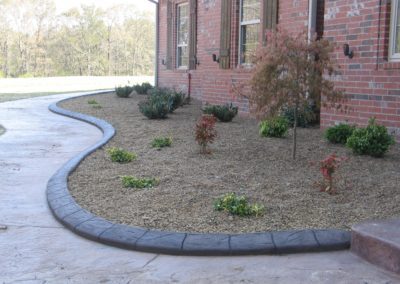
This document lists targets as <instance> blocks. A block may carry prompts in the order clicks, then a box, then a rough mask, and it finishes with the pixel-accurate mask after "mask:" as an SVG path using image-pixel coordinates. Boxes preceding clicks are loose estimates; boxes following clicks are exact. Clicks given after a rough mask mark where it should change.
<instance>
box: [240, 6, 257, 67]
mask: <svg viewBox="0 0 400 284" xmlns="http://www.w3.org/2000/svg"><path fill="white" fill-rule="evenodd" d="M260 8H261V1H260V0H240V36H239V63H240V64H250V63H251V55H252V53H253V52H254V51H255V49H256V48H257V44H258V37H259V33H260V22H261V21H260Z"/></svg>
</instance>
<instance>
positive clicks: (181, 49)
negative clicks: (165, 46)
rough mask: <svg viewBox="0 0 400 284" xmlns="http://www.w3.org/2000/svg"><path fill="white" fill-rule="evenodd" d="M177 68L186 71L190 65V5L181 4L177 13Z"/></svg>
mask: <svg viewBox="0 0 400 284" xmlns="http://www.w3.org/2000/svg"><path fill="white" fill-rule="evenodd" d="M176 25H177V26H176V66H177V68H181V69H186V68H187V67H188V65H189V48H188V43H189V5H188V3H184V4H179V5H178V6H177V11H176Z"/></svg>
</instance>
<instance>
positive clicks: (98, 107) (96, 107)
mask: <svg viewBox="0 0 400 284" xmlns="http://www.w3.org/2000/svg"><path fill="white" fill-rule="evenodd" d="M92 108H95V109H101V108H103V107H102V106H101V105H92Z"/></svg>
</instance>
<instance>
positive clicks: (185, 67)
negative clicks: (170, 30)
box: [175, 2, 189, 70]
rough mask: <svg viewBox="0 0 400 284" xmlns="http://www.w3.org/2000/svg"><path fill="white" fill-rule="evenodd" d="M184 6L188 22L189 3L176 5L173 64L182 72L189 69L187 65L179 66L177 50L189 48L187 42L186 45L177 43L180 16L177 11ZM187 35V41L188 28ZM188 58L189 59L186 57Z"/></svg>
mask: <svg viewBox="0 0 400 284" xmlns="http://www.w3.org/2000/svg"><path fill="white" fill-rule="evenodd" d="M184 6H187V12H188V14H187V18H188V19H187V20H188V21H189V3H187V2H185V3H181V4H178V5H176V52H175V53H176V62H175V64H176V68H177V69H183V70H186V69H188V68H189V66H188V65H189V64H187V65H180V62H179V61H180V56H179V54H180V53H179V49H180V48H185V47H186V48H187V49H188V48H189V42H187V43H183V44H180V43H179V27H180V14H179V9H180V8H181V7H184ZM187 33H188V36H187V37H188V40H189V27H188V30H187ZM187 52H189V50H187ZM188 58H189V57H188Z"/></svg>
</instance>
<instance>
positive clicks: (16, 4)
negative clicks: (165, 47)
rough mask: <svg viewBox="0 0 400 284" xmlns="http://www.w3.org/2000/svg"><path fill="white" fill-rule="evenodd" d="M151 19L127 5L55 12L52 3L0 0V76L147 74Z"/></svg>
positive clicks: (151, 65)
mask: <svg viewBox="0 0 400 284" xmlns="http://www.w3.org/2000/svg"><path fill="white" fill-rule="evenodd" d="M154 43H155V39H154V20H153V19H152V17H151V15H149V14H145V13H141V12H138V11H137V10H136V9H135V6H133V5H119V6H114V7H112V8H110V9H107V10H103V9H100V8H97V7H95V6H84V5H82V6H81V7H80V8H73V9H71V10H69V11H67V12H64V13H62V14H57V12H56V5H55V3H54V2H53V1H52V0H0V67H1V70H0V76H1V77H31V76H35V77H43V76H44V77H47V76H74V75H80V76H104V75H108V76H119V75H151V74H152V72H153V68H154V62H153V60H154Z"/></svg>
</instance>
